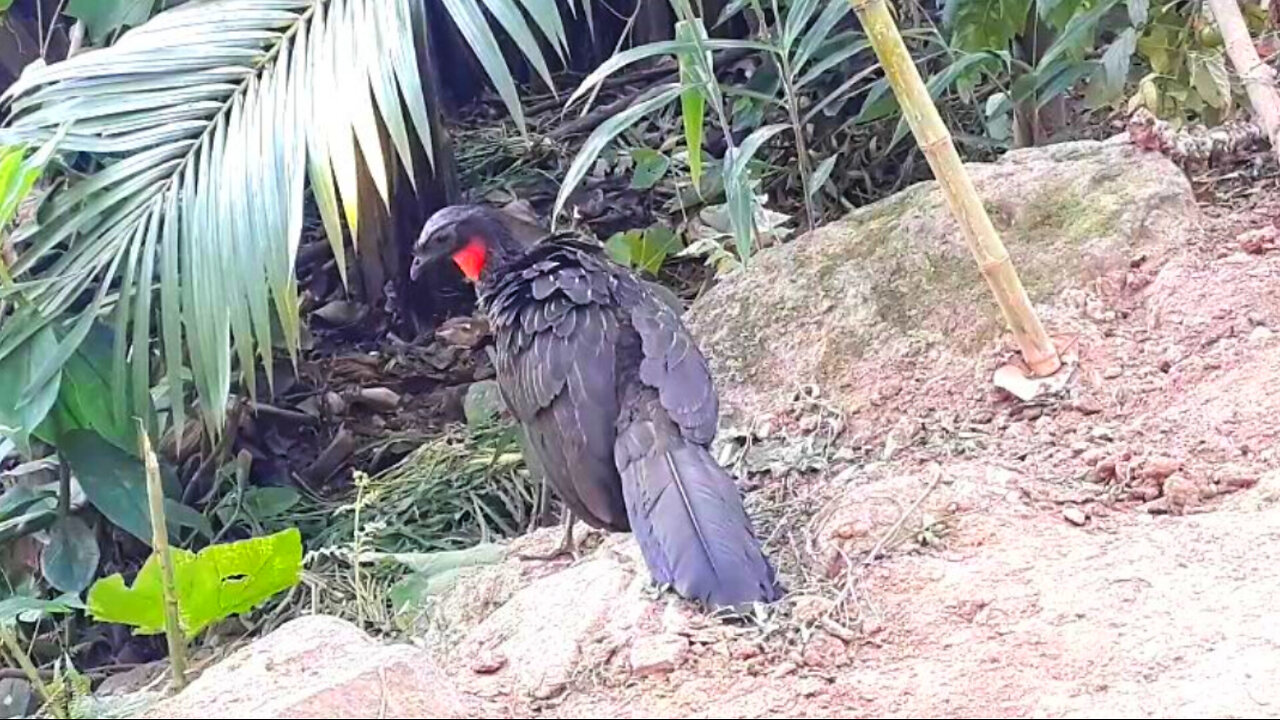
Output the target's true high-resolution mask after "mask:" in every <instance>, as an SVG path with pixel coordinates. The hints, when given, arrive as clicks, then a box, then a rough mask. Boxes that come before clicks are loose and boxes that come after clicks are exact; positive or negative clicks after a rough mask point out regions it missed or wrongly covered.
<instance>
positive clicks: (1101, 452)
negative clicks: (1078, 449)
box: [1080, 447, 1114, 467]
mask: <svg viewBox="0 0 1280 720" xmlns="http://www.w3.org/2000/svg"><path fill="white" fill-rule="evenodd" d="M1106 456H1107V451H1106V449H1105V448H1100V447H1094V448H1089V449H1088V450H1085V451H1084V454H1083V455H1081V456H1080V461H1081V462H1083V463H1084V464H1085V465H1089V466H1090V467H1097V465H1098V463H1100V462H1102V460H1103V459H1104V458H1106ZM1112 467H1114V466H1112Z"/></svg>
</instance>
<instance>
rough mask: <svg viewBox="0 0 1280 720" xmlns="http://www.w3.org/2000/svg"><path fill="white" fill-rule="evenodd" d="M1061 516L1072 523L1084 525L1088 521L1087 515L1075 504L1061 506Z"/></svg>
mask: <svg viewBox="0 0 1280 720" xmlns="http://www.w3.org/2000/svg"><path fill="white" fill-rule="evenodd" d="M1062 517H1063V518H1065V519H1066V521H1067V522H1069V523H1071V524H1072V525H1084V524H1085V523H1087V522H1089V516H1088V515H1086V514H1085V512H1084V511H1083V510H1081V509H1080V508H1078V507H1076V506H1075V505H1068V506H1067V507H1064V508H1062Z"/></svg>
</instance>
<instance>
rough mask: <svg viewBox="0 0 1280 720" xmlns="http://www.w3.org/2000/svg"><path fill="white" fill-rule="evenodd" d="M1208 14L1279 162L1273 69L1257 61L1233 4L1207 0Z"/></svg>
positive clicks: (1279, 111) (1279, 119) (1279, 110)
mask: <svg viewBox="0 0 1280 720" xmlns="http://www.w3.org/2000/svg"><path fill="white" fill-rule="evenodd" d="M1209 12H1210V13H1212V14H1213V21H1214V22H1216V23H1217V24H1218V29H1219V30H1221V31H1222V42H1223V45H1224V46H1225V47H1226V50H1227V57H1228V58H1230V59H1231V64H1232V65H1233V66H1234V67H1235V69H1236V72H1237V73H1239V75H1240V80H1241V81H1242V82H1243V83H1244V90H1245V92H1246V93H1248V95H1249V104H1251V105H1252V106H1253V112H1254V114H1256V115H1257V116H1258V124H1259V125H1261V126H1262V131H1263V132H1265V133H1266V134H1267V137H1268V138H1269V139H1270V140H1271V151H1272V152H1274V153H1275V154H1276V157H1277V158H1280V90H1277V88H1276V69H1275V68H1273V67H1271V66H1270V65H1268V64H1266V63H1264V62H1263V61H1262V58H1260V57H1258V49H1257V48H1256V47H1254V45H1253V38H1252V37H1250V36H1249V26H1248V25H1246V24H1245V22H1244V16H1243V15H1241V14H1240V6H1239V5H1238V4H1236V0H1209Z"/></svg>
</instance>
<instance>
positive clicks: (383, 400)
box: [356, 387, 400, 411]
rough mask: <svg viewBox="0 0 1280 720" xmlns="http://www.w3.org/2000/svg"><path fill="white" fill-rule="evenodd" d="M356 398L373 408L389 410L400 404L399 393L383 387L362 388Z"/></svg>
mask: <svg viewBox="0 0 1280 720" xmlns="http://www.w3.org/2000/svg"><path fill="white" fill-rule="evenodd" d="M356 399H357V400H359V401H360V402H362V403H364V404H365V405H368V406H369V407H371V408H373V409H374V410H382V411H391V410H395V409H396V408H397V407H399V405H400V393H397V392H396V391H395V390H392V389H391V388H385V387H371V388H363V389H361V390H360V392H359V393H357V394H356Z"/></svg>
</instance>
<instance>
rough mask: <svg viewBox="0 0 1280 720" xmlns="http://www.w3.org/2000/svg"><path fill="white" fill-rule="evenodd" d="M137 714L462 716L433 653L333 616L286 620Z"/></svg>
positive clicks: (460, 704) (459, 702) (458, 699)
mask: <svg viewBox="0 0 1280 720" xmlns="http://www.w3.org/2000/svg"><path fill="white" fill-rule="evenodd" d="M138 717H142V718H368V717H404V718H407V717H420V718H461V717H468V710H467V708H466V707H465V706H464V705H463V702H462V699H461V697H460V696H459V695H458V693H457V692H456V691H455V690H454V688H453V686H452V685H451V683H450V681H449V680H448V679H447V678H446V676H445V675H444V674H443V673H442V672H440V670H438V669H437V667H436V665H435V663H434V661H433V660H432V658H431V657H430V656H429V655H428V654H427V653H426V652H425V651H423V650H421V649H419V648H415V647H413V646H412V645H404V644H383V643H380V642H377V641H375V640H373V639H371V638H370V637H368V636H367V635H365V634H364V633H363V632H361V631H360V629H359V628H357V627H356V626H354V625H352V624H351V623H348V622H346V621H344V620H340V619H338V618H334V617H328V616H323V615H314V616H307V617H301V618H298V619H297V620H293V621H290V622H288V623H286V624H284V625H282V626H281V627H280V628H278V629H277V630H275V631H274V632H272V633H271V634H269V635H266V636H264V637H262V638H260V639H258V640H257V641H255V642H254V643H252V644H251V645H249V646H248V647H245V648H243V649H241V650H239V651H237V652H235V653H234V654H233V655H231V656H230V657H228V658H227V659H226V660H223V661H222V662H220V663H218V664H217V665H214V666H213V667H211V668H209V669H208V670H206V671H204V673H203V674H201V675H200V676H199V677H198V678H197V679H196V680H195V681H194V682H192V683H191V684H190V685H189V686H188V687H187V688H186V689H185V690H184V691H183V692H181V693H179V694H177V695H175V696H173V697H170V698H168V699H166V700H164V701H161V702H159V703H156V704H155V705H152V706H151V707H150V708H149V709H148V710H147V711H146V712H145V713H144V714H142V715H139V716H138Z"/></svg>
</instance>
